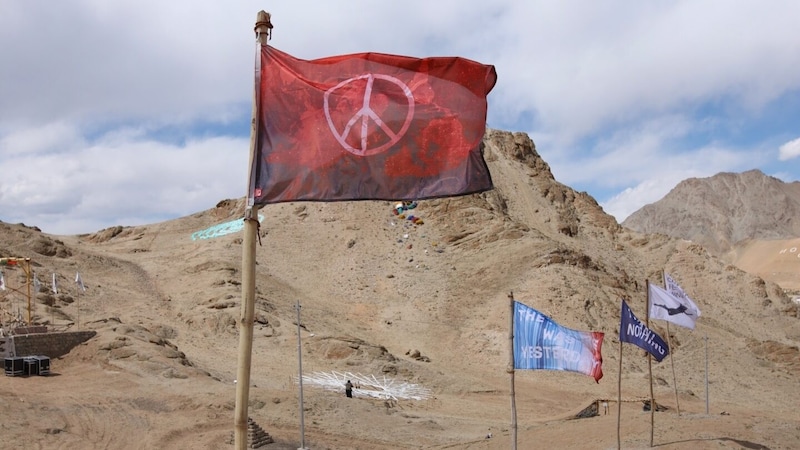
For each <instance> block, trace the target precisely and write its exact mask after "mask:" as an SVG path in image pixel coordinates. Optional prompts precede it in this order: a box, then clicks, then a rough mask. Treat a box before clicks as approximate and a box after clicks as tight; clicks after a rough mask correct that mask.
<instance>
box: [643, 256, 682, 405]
mask: <svg viewBox="0 0 800 450" xmlns="http://www.w3.org/2000/svg"><path fill="white" fill-rule="evenodd" d="M661 276H662V277H663V278H664V289H666V288H667V273H666V272H665V271H663V270H662V271H661ZM647 293H648V295H650V290H648V291H647ZM647 303H648V304H647V310H648V311H649V310H650V301H649V299H648V302H647ZM666 322H667V346H668V347H669V365H670V366H672V386H673V387H674V388H675V409H676V410H677V411H678V416H679V417H680V415H681V405H680V403H679V402H678V381H677V378H676V377H675V360H674V359H673V358H672V340H671V339H670V337H669V334H670V333H669V321H666Z"/></svg>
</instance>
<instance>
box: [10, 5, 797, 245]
mask: <svg viewBox="0 0 800 450" xmlns="http://www.w3.org/2000/svg"><path fill="white" fill-rule="evenodd" d="M261 9H266V10H267V11H269V12H270V13H271V14H272V21H273V24H274V26H275V28H274V33H273V39H272V41H271V42H270V43H271V45H274V46H275V47H277V48H279V49H281V50H283V51H286V52H288V53H290V54H292V55H294V56H296V57H298V58H303V59H313V58H319V57H325V56H331V55H336V54H346V53H355V52H363V51H376V52H383V53H395V54H400V55H409V56H418V57H424V56H462V57H466V58H470V59H473V60H476V61H479V62H482V63H485V64H493V65H495V66H496V69H497V74H498V83H497V85H496V87H495V89H494V90H493V91H492V93H491V94H490V95H489V118H488V122H489V123H488V125H489V126H490V127H492V128H497V129H502V130H508V131H521V132H526V133H528V134H529V135H530V136H531V138H532V139H533V140H534V142H535V143H536V147H537V151H538V152H539V153H540V154H541V156H542V157H543V158H544V160H545V161H546V162H547V163H548V164H550V166H551V169H552V171H553V175H554V176H555V178H556V179H557V180H558V181H560V182H562V183H564V184H566V185H568V186H570V187H572V188H574V189H576V190H579V191H586V192H588V193H589V194H590V195H592V196H593V197H594V198H595V199H597V201H598V202H599V203H600V204H601V205H602V206H603V208H604V209H605V210H606V212H608V213H610V214H612V215H614V216H615V217H616V218H617V220H618V221H622V220H624V219H625V218H626V217H627V216H628V215H629V214H630V213H632V212H634V211H635V210H637V209H639V208H641V207H642V206H644V205H646V204H648V203H652V202H654V201H657V200H658V199H660V198H662V197H663V196H664V195H666V194H667V193H668V192H669V190H670V189H672V188H673V187H674V186H675V185H676V184H677V183H678V182H680V181H681V180H683V179H686V178H690V177H708V176H712V175H714V174H716V173H719V172H743V171H746V170H750V169H760V170H762V171H763V172H764V173H766V174H768V175H772V176H775V177H777V178H779V179H781V180H783V181H786V182H793V181H798V180H800V34H798V33H797V32H796V22H797V18H798V17H800V2H797V1H795V0H786V1H770V2H756V1H738V2H730V1H725V0H718V1H708V0H691V1H670V2H631V1H603V2H586V1H577V0H563V1H558V2H545V1H538V0H529V1H521V0H497V1H492V2H487V1H473V0H460V1H456V0H437V1H436V2H433V1H430V0H428V1H420V0H406V1H404V2H376V1H367V0H342V1H338V2H319V1H308V0H293V1H291V2H267V3H263V2H254V1H250V0H242V1H236V2H219V1H210V0H193V1H188V0H171V1H169V2H164V1H157V0H136V1H132V0H115V1H113V2H109V1H106V0H64V1H58V2H52V1H46V0H26V1H18V0H0V42H3V45H2V46H0V61H2V64H0V220H2V221H4V222H9V223H18V222H23V223H25V224H26V225H35V226H38V227H39V228H41V229H42V230H43V231H45V232H47V233H52V234H77V233H89V232H93V231H97V230H100V229H102V228H106V227H109V226H114V225H125V226H132V225H140V224H148V223H155V222H160V221H163V220H167V219H172V218H175V217H181V216H185V215H189V214H192V213H195V212H198V211H202V210H205V209H208V208H211V207H213V206H214V205H215V204H216V203H217V202H218V201H220V200H222V199H226V198H239V197H242V196H244V194H245V188H246V182H245V181H246V180H245V178H246V172H247V157H248V153H249V134H248V133H249V122H250V109H251V96H252V87H253V85H252V83H253V62H254V49H255V44H254V35H253V25H254V22H255V18H256V13H257V12H258V11H259V10H261Z"/></svg>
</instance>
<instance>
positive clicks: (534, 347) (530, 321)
mask: <svg viewBox="0 0 800 450" xmlns="http://www.w3.org/2000/svg"><path fill="white" fill-rule="evenodd" d="M603 337H604V334H603V333H601V332H599V331H577V330H572V329H569V328H566V327H562V326H561V325H559V324H557V323H556V322H554V321H553V320H552V319H550V318H549V317H547V316H545V315H544V314H542V313H540V312H539V311H537V310H535V309H533V308H531V307H529V306H526V305H523V304H522V303H519V302H514V368H515V369H548V370H564V371H569V372H579V373H583V374H585V375H589V376H590V377H592V378H594V380H595V381H597V382H599V381H600V378H603V355H602V354H601V348H602V346H603Z"/></svg>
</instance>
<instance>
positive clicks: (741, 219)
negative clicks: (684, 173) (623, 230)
mask: <svg viewBox="0 0 800 450" xmlns="http://www.w3.org/2000/svg"><path fill="white" fill-rule="evenodd" d="M622 225H623V226H625V227H627V228H630V229H632V230H636V231H639V232H641V233H661V234H666V235H667V236H672V237H676V238H681V239H688V240H691V241H693V242H695V243H698V244H700V245H702V246H704V247H706V248H707V249H708V250H709V251H711V252H712V253H714V254H716V255H723V254H725V253H727V252H728V251H730V250H731V249H733V248H734V247H735V246H736V245H737V244H739V243H741V242H743V241H747V240H776V239H791V238H797V237H800V181H795V182H793V183H784V182H783V181H781V180H779V179H777V178H774V177H770V176H767V175H764V173H762V172H761V171H760V170H750V171H747V172H743V173H719V174H717V175H714V176H713V177H709V178H689V179H686V180H684V181H681V182H680V183H678V185H677V186H675V188H674V189H672V190H671V191H670V192H669V193H668V194H667V195H666V196H665V197H664V198H662V199H661V200H659V201H657V202H655V203H652V204H649V205H646V206H644V207H643V208H641V209H640V210H638V211H636V212H634V213H633V214H631V215H630V216H629V217H628V218H627V219H625V220H624V221H623V222H622Z"/></svg>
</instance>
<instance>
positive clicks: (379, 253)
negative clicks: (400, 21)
mask: <svg viewBox="0 0 800 450" xmlns="http://www.w3.org/2000/svg"><path fill="white" fill-rule="evenodd" d="M484 142H485V148H484V156H485V159H486V161H487V164H488V165H489V167H490V171H491V172H492V177H493V180H495V185H496V187H495V189H494V190H492V191H489V192H485V193H481V194H475V195H468V196H462V197H455V198H445V199H437V200H426V201H421V202H419V204H418V206H417V207H416V208H415V209H413V210H411V213H412V214H413V215H414V216H416V217H417V218H419V219H421V220H422V221H423V222H424V223H422V224H416V223H414V222H412V221H410V220H408V218H401V217H400V216H398V215H396V214H395V213H394V211H395V210H394V204H393V203H392V202H376V201H363V202H345V203H290V204H278V205H270V206H268V207H265V208H262V209H261V210H260V211H259V214H260V215H262V216H263V219H262V220H261V225H260V229H259V241H260V242H259V247H258V248H257V254H256V323H255V327H254V346H253V353H252V361H253V364H252V375H251V382H252V386H251V396H250V398H251V406H250V408H249V413H250V416H251V417H252V418H253V419H254V420H255V421H256V422H257V423H259V424H260V425H261V426H262V427H263V428H264V429H265V430H267V431H268V432H269V433H270V434H271V435H273V436H274V437H275V438H276V440H278V441H279V443H284V444H286V445H285V446H286V448H297V433H298V421H299V413H298V411H299V405H298V399H297V385H296V380H297V379H296V377H297V354H298V353H297V352H298V345H299V347H300V349H301V351H302V358H303V369H304V370H303V372H304V373H315V372H320V371H321V372H326V373H331V372H333V371H336V372H341V373H348V372H349V373H353V374H356V373H362V374H369V375H373V376H376V377H389V378H390V379H397V380H402V381H407V382H411V383H415V384H418V385H420V386H424V387H425V388H428V389H431V391H432V392H433V398H432V399H431V400H427V401H407V400H402V399H401V400H398V401H397V402H383V401H376V400H369V399H365V398H358V390H356V397H357V398H356V399H355V400H354V399H347V398H345V397H344V395H343V393H335V392H334V393H332V392H328V391H324V390H320V389H313V388H311V387H309V388H308V389H306V390H305V401H304V405H305V407H304V411H305V415H306V418H307V419H308V422H307V423H308V424H309V427H308V429H307V430H306V431H307V433H308V435H309V438H310V439H311V440H312V443H313V444H315V445H312V446H313V447H319V448H365V449H366V448H369V449H384V448H385V449H389V448H393V449H396V448H476V449H489V448H507V447H508V443H509V409H508V398H509V397H508V373H507V371H506V369H507V366H508V362H509V361H508V348H509V329H508V322H509V317H508V308H509V296H510V295H513V297H514V298H515V299H516V300H517V301H520V302H522V303H525V304H526V305H528V306H530V307H532V308H535V309H537V310H539V311H541V312H542V313H544V314H547V315H548V316H550V317H551V318H552V319H553V320H555V321H556V322H557V323H559V324H560V325H563V326H566V327H569V328H573V329H581V330H585V329H591V330H596V331H602V332H604V333H605V334H606V340H605V342H606V345H605V348H604V353H603V356H604V372H605V377H604V378H603V379H602V380H600V383H594V381H593V380H591V379H590V378H588V377H585V376H581V375H579V374H572V373H559V372H552V371H517V372H516V396H517V411H518V414H519V418H520V425H521V426H520V429H519V431H520V442H521V443H525V442H527V443H531V442H545V443H549V445H551V446H554V447H571V448H587V449H589V448H597V447H598V446H599V447H610V446H614V445H616V444H615V443H616V437H615V423H614V422H613V421H611V420H610V418H611V416H606V417H602V416H600V417H596V418H592V419H586V420H582V421H568V420H567V421H564V420H563V419H564V417H567V416H568V415H570V414H572V413H573V412H574V411H576V410H578V409H582V408H583V407H585V406H586V404H588V403H589V402H592V401H594V400H596V399H601V398H602V399H615V398H616V395H617V383H616V381H617V378H618V377H619V376H620V375H621V381H623V382H624V387H623V389H624V392H623V396H624V397H625V398H637V397H644V396H649V393H648V392H649V391H648V386H647V384H646V377H647V361H646V359H643V358H642V357H641V351H640V350H637V349H636V348H633V347H632V346H624V347H620V349H617V348H616V347H617V345H615V344H618V338H617V337H616V333H617V332H618V329H619V320H620V318H619V307H620V298H626V299H628V301H629V304H630V305H631V307H632V308H633V309H634V311H635V312H636V314H637V315H639V316H640V317H643V316H645V312H644V311H645V307H644V305H645V301H646V300H645V283H646V281H647V280H650V281H652V282H658V280H659V279H660V276H661V273H662V271H664V270H666V271H668V272H669V273H670V274H672V275H673V276H674V277H675V278H676V279H677V280H678V281H679V282H680V283H681V285H682V287H683V288H684V289H685V290H686V291H687V292H688V293H689V294H690V295H691V296H692V298H693V299H694V300H695V302H696V303H698V306H699V307H700V309H701V311H702V314H703V315H702V317H701V318H700V320H699V321H698V328H697V329H696V330H695V332H690V331H689V330H685V329H681V328H679V327H673V328H669V336H670V342H671V345H672V346H673V353H674V354H675V357H676V360H677V361H678V364H676V367H675V369H676V370H677V373H678V378H677V383H676V384H677V386H678V388H677V389H678V394H677V395H678V397H679V398H680V408H681V411H682V412H683V415H682V416H678V415H677V414H673V413H668V414H661V415H659V418H658V420H659V423H660V424H663V425H661V426H663V428H661V430H662V431H660V432H659V433H660V435H659V436H660V439H661V440H662V442H672V443H673V444H671V445H669V444H668V445H667V448H688V447H682V446H681V445H682V444H681V443H680V442H681V441H682V440H684V439H686V436H687V434H686V433H689V434H688V435H689V436H693V435H694V436H700V435H702V433H707V432H708V431H707V430H715V433H716V434H715V435H716V436H731V437H733V438H735V439H738V440H739V441H741V442H750V443H753V445H755V444H758V445H764V446H770V447H775V448H791V447H795V446H800V438H799V437H798V436H797V433H794V432H793V431H792V430H795V429H796V427H797V425H798V423H800V418H799V417H798V413H797V412H796V411H795V408H794V407H793V405H795V404H797V403H798V402H800V397H798V396H800V393H798V392H797V389H796V388H795V386H796V380H797V377H798V376H800V363H799V361H800V357H798V356H797V354H796V353H797V351H796V342H797V340H798V339H800V332H798V331H797V327H796V324H797V309H796V307H794V305H793V304H792V303H791V302H790V300H789V298H788V297H787V296H786V295H785V293H784V292H783V290H782V289H781V288H780V287H779V286H778V285H776V284H775V283H772V282H770V281H764V280H763V279H761V278H759V277H757V276H754V275H751V274H748V273H746V272H744V271H742V270H740V269H738V268H736V267H734V266H732V265H730V264H729V263H726V262H725V261H723V260H721V259H720V258H717V257H715V256H714V255H712V254H710V253H709V252H708V251H707V250H706V249H705V248H704V247H702V246H700V245H698V244H696V243H692V242H687V241H685V240H682V239H675V238H670V237H668V236H665V235H658V234H656V235H645V234H641V233H638V232H635V231H633V230H629V229H627V228H624V227H622V226H620V225H619V224H618V223H617V222H616V221H615V220H614V218H613V217H612V216H610V215H608V214H606V213H605V212H604V211H603V210H602V208H600V207H599V205H598V204H597V202H596V201H595V200H594V199H593V198H592V197H591V196H589V195H588V194H586V193H579V192H575V191H574V190H573V189H571V188H569V187H568V186H565V185H563V184H561V183H559V182H558V181H557V180H555V178H554V177H553V176H552V173H551V172H550V169H549V166H548V165H547V163H546V162H545V161H544V160H542V159H541V157H540V156H539V154H538V153H537V151H536V147H535V145H534V143H533V141H532V140H531V139H530V137H528V136H527V135H525V134H524V133H511V132H505V131H499V130H487V134H486V137H485V139H484ZM243 209H244V200H243V199H226V200H222V201H220V202H218V203H217V205H216V206H215V207H213V208H210V209H208V210H206V211H201V212H198V213H195V214H192V215H190V216H186V217H182V218H178V219H173V220H169V221H164V222H160V223H155V224H149V225H144V226H135V227H125V226H120V227H111V228H108V229H105V230H99V231H98V232H96V233H90V234H85V235H77V236H52V235H47V234H44V233H41V232H40V231H37V230H36V229H35V227H23V226H21V225H9V224H0V256H25V255H30V256H31V257H32V258H33V260H34V261H35V265H36V270H37V273H39V272H40V271H41V273H44V274H47V273H49V272H55V273H57V274H58V276H59V285H60V286H62V287H63V292H61V293H59V294H58V295H53V294H51V293H47V292H40V293H38V294H37V296H36V299H35V311H34V319H35V321H36V322H38V323H48V325H49V326H51V327H52V328H56V329H76V328H78V329H92V330H95V331H97V333H98V335H97V337H96V338H94V339H92V340H90V341H89V342H87V343H86V344H85V345H83V346H80V347H78V348H76V349H75V350H73V352H71V353H70V354H69V355H67V356H65V357H64V358H62V359H59V360H57V361H54V362H53V369H54V371H56V372H58V373H59V376H58V377H57V378H55V380H57V381H58V384H59V386H58V387H55V386H53V385H52V383H50V382H51V381H52V379H46V378H42V379H38V378H34V379H29V380H25V381H30V382H32V384H31V385H30V386H31V387H33V388H35V389H32V390H25V392H24V393H20V392H19V391H18V389H19V384H17V381H19V380H16V379H14V378H8V377H6V378H5V379H2V380H1V381H0V406H2V407H3V408H4V410H6V411H8V413H9V417H12V418H13V420H12V421H10V422H9V423H8V424H6V425H5V427H6V428H5V430H7V431H8V436H10V437H9V439H15V438H16V439H22V438H24V437H26V436H28V434H29V433H30V431H31V430H30V426H28V425H29V424H31V423H34V424H36V425H35V428H36V429H38V430H41V431H40V432H39V433H38V434H37V436H39V437H40V439H41V442H42V443H43V444H42V445H44V446H50V447H52V446H60V447H64V448H87V447H95V448H100V447H105V448H107V447H114V448H142V447H144V448H183V447H186V446H190V447H193V448H194V447H199V448H226V445H227V444H226V442H227V439H228V437H229V433H230V431H231V430H232V415H233V412H232V407H233V400H234V396H233V393H234V381H235V376H236V363H235V361H237V349H238V332H237V323H238V318H239V308H238V306H239V302H240V298H241V289H240V283H241V281H240V279H241V260H242V248H241V244H242V237H241V233H238V232H237V233H231V234H227V235H220V236H218V237H213V238H209V239H192V236H198V235H203V234H202V233H200V234H198V232H202V231H203V230H208V229H210V228H212V227H216V226H219V225H222V224H227V223H236V222H238V221H239V220H240V219H241V217H242V213H243ZM77 271H80V273H81V275H82V278H83V281H84V283H85V284H86V285H87V287H88V289H87V291H86V292H80V293H78V292H77V291H76V290H75V287H74V281H73V280H74V278H73V277H74V275H73V273H74V272H77ZM42 278H44V277H42ZM6 279H7V280H9V281H10V283H12V284H13V285H14V286H18V285H19V284H20V283H21V281H22V278H21V274H20V273H19V272H18V271H14V272H13V273H12V271H6ZM42 281H45V280H42ZM46 288H47V282H46V281H45V289H46ZM298 303H299V305H300V312H299V313H298V311H297V309H296V308H297V306H298ZM19 305H20V299H19V298H9V296H8V295H6V296H5V297H3V298H2V299H0V307H2V308H3V309H5V310H9V309H10V310H12V311H13V310H14V308H15V307H18V306H19ZM51 305H52V307H51ZM4 317H8V316H7V315H5V316H4ZM298 318H299V330H300V336H299V338H300V339H301V342H302V343H300V344H298V342H299V339H298V335H297V331H298ZM651 326H652V327H653V329H654V330H656V331H657V332H659V333H660V334H662V335H663V336H666V335H667V327H666V326H665V324H664V323H653V324H652V325H651ZM704 336H707V337H708V338H709V341H710V342H711V348H712V350H713V354H714V358H713V359H712V361H711V365H710V367H711V370H712V374H714V375H713V377H714V378H713V380H714V381H713V383H714V384H713V388H714V391H713V397H712V398H713V405H714V411H716V412H719V411H727V412H729V413H731V416H719V415H714V414H716V413H714V414H712V415H711V416H703V414H702V411H703V407H704V394H703V374H702V371H703V365H704V356H705V351H704V343H706V344H707V343H708V341H705V340H704V338H703V337H704ZM618 351H621V353H619V354H618ZM413 355H419V356H420V357H417V356H413ZM620 356H622V361H623V362H624V366H623V372H622V373H621V374H620V373H619V370H618V364H619V363H620ZM653 371H654V378H655V380H656V387H655V389H656V395H657V399H658V402H659V403H660V404H661V403H663V404H665V405H668V406H670V407H671V408H672V411H674V410H675V407H676V406H677V405H676V404H675V400H676V399H675V394H674V392H673V390H674V389H675V386H674V384H675V383H673V378H672V372H671V370H670V367H669V366H668V365H667V364H663V363H662V364H656V365H654V367H653ZM765 381H766V383H765ZM27 386H28V385H26V387H27ZM753 386H759V389H758V390H755V389H752V387H753ZM18 398H24V399H25V400H26V401H25V402H20V401H18V400H17V399H18ZM29 405H33V406H35V407H34V408H30V407H29ZM71 411H78V414H74V413H70V412H71ZM165 413H168V414H169V417H170V420H169V421H165V420H163V414H165ZM623 413H624V414H623V415H624V416H625V417H627V418H628V419H627V420H628V421H627V422H626V424H627V425H626V427H625V431H624V436H623V442H624V443H625V445H626V446H627V447H631V446H633V447H640V446H642V445H644V443H645V442H646V436H645V435H646V425H645V424H646V422H645V421H641V420H639V419H638V418H636V417H637V416H639V415H640V414H641V410H640V408H639V409H637V405H636V404H634V403H623ZM577 422H579V423H577ZM119 423H124V424H125V425H126V427H124V429H120V428H121V427H119V426H118V424H119ZM26 424H28V425H26ZM45 430H62V431H60V432H55V433H47V432H45ZM112 430H113V431H112ZM579 430H580V431H579ZM704 430H705V431H704ZM787 430H788V431H787ZM489 433H491V434H492V436H493V437H492V438H491V439H486V436H487V435H488V434H489ZM586 433H588V435H591V436H595V439H596V440H595V441H591V442H589V441H587V442H580V441H578V440H576V436H578V435H580V434H586ZM765 433H767V434H768V436H767V435H765ZM725 442H727V441H725V440H724V439H722V438H716V439H711V440H702V439H695V440H691V441H690V442H687V444H686V445H691V446H692V447H693V448H719V446H720V444H723V445H725Z"/></svg>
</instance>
